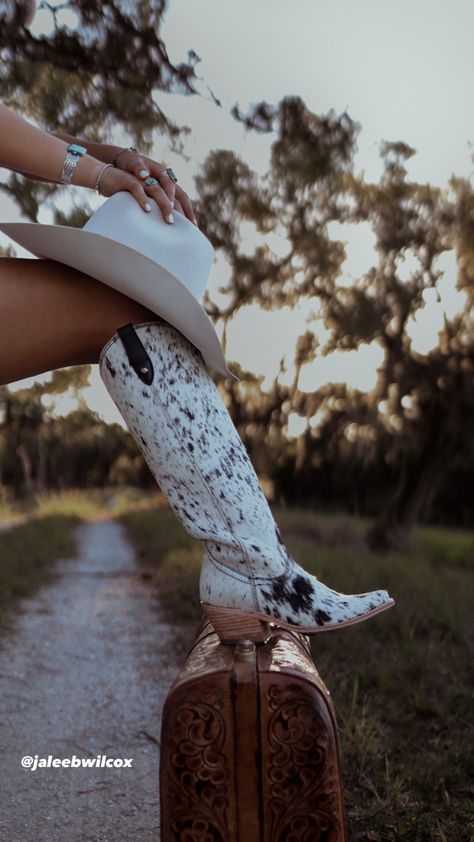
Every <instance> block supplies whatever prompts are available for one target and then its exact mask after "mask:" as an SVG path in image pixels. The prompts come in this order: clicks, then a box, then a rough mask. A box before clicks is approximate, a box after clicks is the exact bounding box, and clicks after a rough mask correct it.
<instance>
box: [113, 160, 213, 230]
mask: <svg viewBox="0 0 474 842" xmlns="http://www.w3.org/2000/svg"><path fill="white" fill-rule="evenodd" d="M116 169H120V170H122V171H123V172H127V173H131V174H133V175H134V176H135V177H136V178H138V179H139V181H140V184H141V185H142V187H143V190H144V191H145V192H146V193H147V195H149V196H151V198H152V199H154V200H155V202H156V203H157V205H158V206H159V208H160V210H161V212H162V214H163V218H164V219H165V220H166V221H168V219H167V217H168V216H169V214H170V213H172V211H173V210H177V211H178V212H179V213H182V214H183V215H184V216H186V217H187V218H188V219H189V220H190V221H191V222H193V223H194V225H196V226H197V222H196V217H195V216H194V211H193V207H192V204H191V201H190V199H189V196H188V195H187V193H185V192H184V190H183V188H182V187H180V186H179V184H176V182H175V181H173V179H172V178H170V177H169V175H166V173H165V172H164V170H166V164H161V163H159V162H157V161H153V160H152V158H145V157H144V156H142V155H140V154H139V153H138V152H133V151H132V150H131V149H125V150H124V151H123V152H121V154H120V156H119V158H118V160H117V167H116ZM107 172H109V170H107ZM106 175H107V173H106ZM149 176H152V177H153V178H156V180H157V181H158V184H154V185H147V184H145V179H146V178H148V177H149Z"/></svg>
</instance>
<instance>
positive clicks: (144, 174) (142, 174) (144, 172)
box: [138, 170, 150, 178]
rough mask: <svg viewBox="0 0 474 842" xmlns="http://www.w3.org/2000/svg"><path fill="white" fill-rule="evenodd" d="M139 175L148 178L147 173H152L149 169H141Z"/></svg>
mask: <svg viewBox="0 0 474 842" xmlns="http://www.w3.org/2000/svg"><path fill="white" fill-rule="evenodd" d="M138 175H139V176H140V178H146V177H147V175H150V173H149V172H148V170H140V172H139V173H138Z"/></svg>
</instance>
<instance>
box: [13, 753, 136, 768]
mask: <svg viewBox="0 0 474 842" xmlns="http://www.w3.org/2000/svg"><path fill="white" fill-rule="evenodd" d="M132 763H133V758H132V757H107V755H106V754H98V755H97V757H77V756H76V755H75V754H73V755H72V757H53V755H52V754H48V756H47V757H39V755H37V754H34V755H33V756H32V755H31V754H25V756H24V757H22V758H21V765H22V766H23V768H24V769H29V770H30V772H36V770H37V769H58V768H60V769H79V768H83V769H87V768H93V767H95V768H96V769H107V768H109V769H110V768H115V769H131V768H132Z"/></svg>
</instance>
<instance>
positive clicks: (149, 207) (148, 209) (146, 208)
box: [145, 202, 151, 213]
mask: <svg viewBox="0 0 474 842" xmlns="http://www.w3.org/2000/svg"><path fill="white" fill-rule="evenodd" d="M145 210H146V212H147V213H150V211H151V205H149V204H148V202H147V203H146V205H145Z"/></svg>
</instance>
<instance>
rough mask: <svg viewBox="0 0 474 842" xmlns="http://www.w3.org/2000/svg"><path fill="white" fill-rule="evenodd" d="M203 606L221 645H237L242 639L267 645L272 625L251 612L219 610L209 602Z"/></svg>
mask: <svg viewBox="0 0 474 842" xmlns="http://www.w3.org/2000/svg"><path fill="white" fill-rule="evenodd" d="M201 606H202V610H203V611H204V613H205V614H206V615H207V617H208V619H209V621H210V622H211V623H212V625H213V627H214V631H215V632H216V634H217V635H218V637H219V639H220V641H221V643H229V644H230V643H237V641H238V640H241V639H242V638H245V639H246V640H252V641H253V642H254V643H265V641H266V640H267V638H268V637H269V636H270V632H271V629H270V623H266V622H265V621H264V620H259V619H258V617H257V616H256V615H255V614H252V613H251V612H250V611H239V609H237V608H219V607H218V606H217V605H209V604H208V603H207V602H201Z"/></svg>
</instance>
